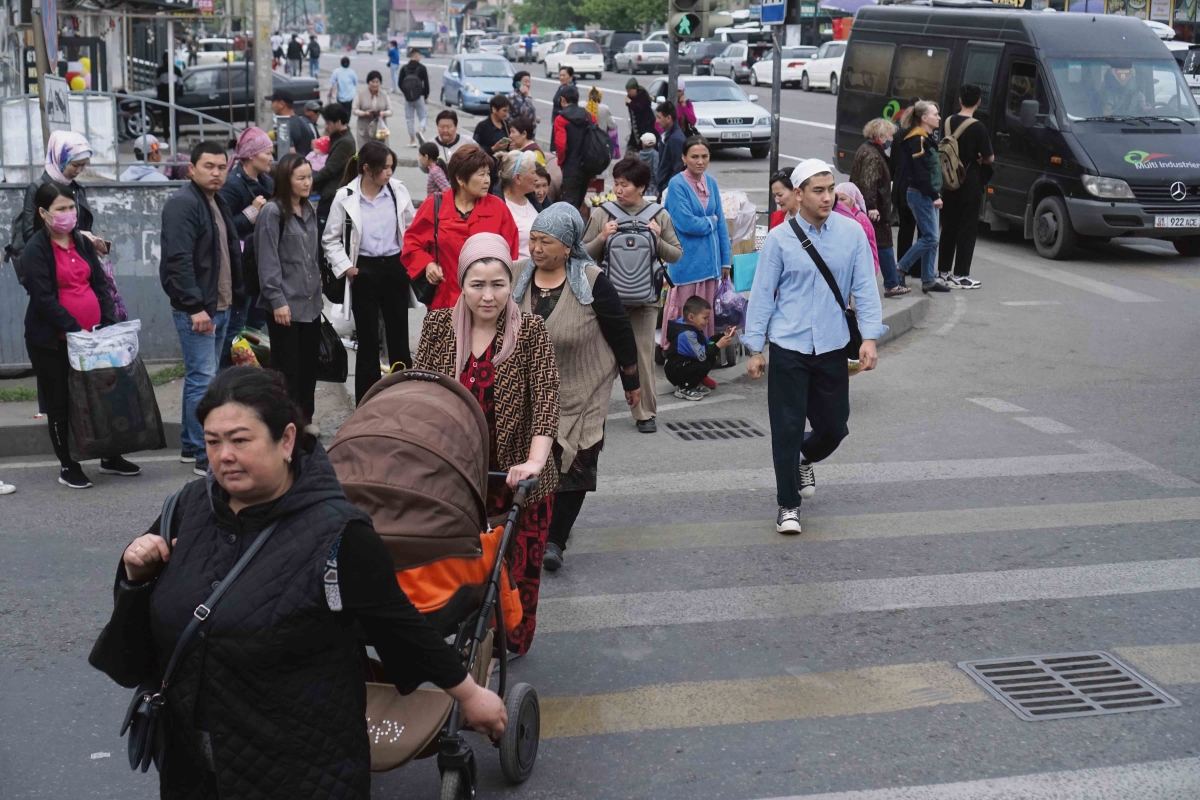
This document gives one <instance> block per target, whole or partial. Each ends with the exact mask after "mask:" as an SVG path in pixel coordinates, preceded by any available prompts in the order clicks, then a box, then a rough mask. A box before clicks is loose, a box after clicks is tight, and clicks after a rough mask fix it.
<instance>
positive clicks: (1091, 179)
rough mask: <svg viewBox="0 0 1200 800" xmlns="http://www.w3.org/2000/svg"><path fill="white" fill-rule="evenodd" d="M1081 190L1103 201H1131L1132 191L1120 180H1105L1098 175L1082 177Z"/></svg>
mask: <svg viewBox="0 0 1200 800" xmlns="http://www.w3.org/2000/svg"><path fill="white" fill-rule="evenodd" d="M1083 188H1085V189H1087V190H1088V194H1091V195H1093V196H1095V197H1100V198H1103V199H1104V200H1132V199H1134V198H1133V190H1132V189H1130V188H1129V184H1128V183H1126V182H1125V181H1123V180H1121V179H1120V178H1105V177H1102V176H1100V175H1084V176H1083Z"/></svg>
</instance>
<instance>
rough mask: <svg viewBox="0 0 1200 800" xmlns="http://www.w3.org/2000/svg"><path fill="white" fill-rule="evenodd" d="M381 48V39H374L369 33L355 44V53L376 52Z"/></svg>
mask: <svg viewBox="0 0 1200 800" xmlns="http://www.w3.org/2000/svg"><path fill="white" fill-rule="evenodd" d="M378 49H379V40H378V39H372V38H371V37H370V36H369V35H368V36H364V37H363V38H361V39H359V40H358V44H356V45H354V52H355V53H374V52H375V51H376V50H378Z"/></svg>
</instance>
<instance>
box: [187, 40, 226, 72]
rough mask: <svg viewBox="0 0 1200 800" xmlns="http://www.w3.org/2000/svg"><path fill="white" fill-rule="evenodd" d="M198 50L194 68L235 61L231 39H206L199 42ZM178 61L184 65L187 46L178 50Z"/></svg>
mask: <svg viewBox="0 0 1200 800" xmlns="http://www.w3.org/2000/svg"><path fill="white" fill-rule="evenodd" d="M199 45H200V48H199V50H198V51H197V53H196V64H195V66H198V67H200V66H207V65H209V64H224V63H225V62H226V61H233V60H235V59H236V57H237V56H236V54H235V53H234V50H233V39H224V38H207V39H201V40H200V41H199ZM178 59H179V60H180V61H182V62H183V63H184V64H186V63H187V60H188V50H187V45H184V46H183V47H181V48H179V56H178Z"/></svg>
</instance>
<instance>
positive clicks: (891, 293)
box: [883, 286, 912, 297]
mask: <svg viewBox="0 0 1200 800" xmlns="http://www.w3.org/2000/svg"><path fill="white" fill-rule="evenodd" d="M911 291H912V289H909V288H908V287H907V286H893V287H892V288H891V289H886V290H884V292H883V296H884V297H900V296H901V295H906V294H908V293H909V292H911Z"/></svg>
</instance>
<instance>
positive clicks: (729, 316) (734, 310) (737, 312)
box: [713, 278, 747, 331]
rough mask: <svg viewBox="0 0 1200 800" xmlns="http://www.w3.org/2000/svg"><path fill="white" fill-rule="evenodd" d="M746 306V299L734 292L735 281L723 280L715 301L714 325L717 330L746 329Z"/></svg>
mask: <svg viewBox="0 0 1200 800" xmlns="http://www.w3.org/2000/svg"><path fill="white" fill-rule="evenodd" d="M746 305H747V301H746V298H744V297H742V296H741V295H739V294H738V293H737V292H735V291H734V289H733V281H731V280H729V279H728V278H722V279H721V283H720V284H719V285H718V286H717V296H716V298H715V299H714V300H713V317H714V320H713V323H714V325H715V326H716V329H717V330H719V331H723V330H725V329H726V328H728V327H734V328H744V327H746Z"/></svg>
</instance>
